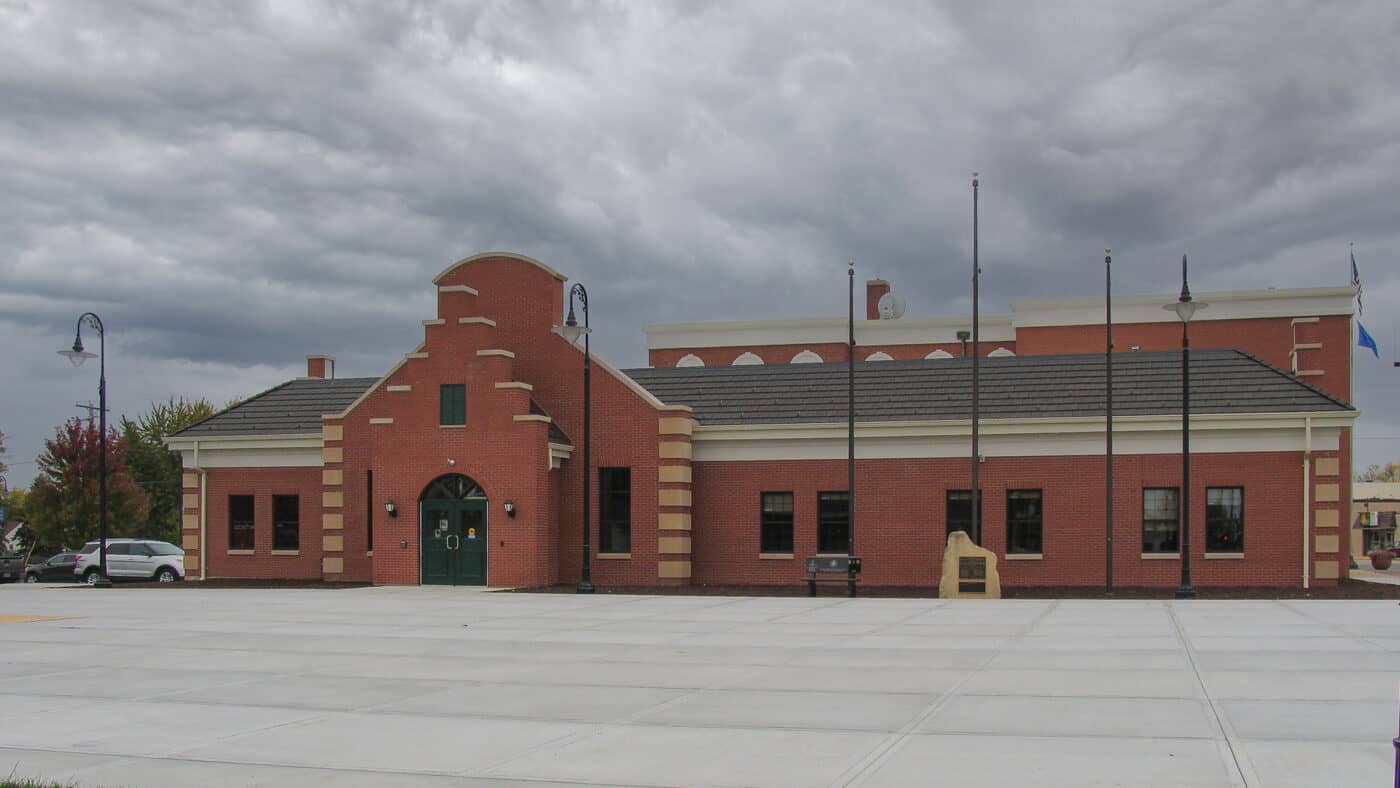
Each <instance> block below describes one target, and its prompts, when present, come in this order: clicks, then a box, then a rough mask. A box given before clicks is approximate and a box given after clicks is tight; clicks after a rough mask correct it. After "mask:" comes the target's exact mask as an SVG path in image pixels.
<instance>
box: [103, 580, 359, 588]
mask: <svg viewBox="0 0 1400 788" xmlns="http://www.w3.org/2000/svg"><path fill="white" fill-rule="evenodd" d="M371 585H373V584H372V583H327V582H325V581H324V580H186V581H184V582H182V583H157V582H154V581H144V580H142V581H135V582H133V581H120V580H119V581H117V582H114V583H112V587H113V588H330V589H339V588H368V587H369V586H371Z"/></svg>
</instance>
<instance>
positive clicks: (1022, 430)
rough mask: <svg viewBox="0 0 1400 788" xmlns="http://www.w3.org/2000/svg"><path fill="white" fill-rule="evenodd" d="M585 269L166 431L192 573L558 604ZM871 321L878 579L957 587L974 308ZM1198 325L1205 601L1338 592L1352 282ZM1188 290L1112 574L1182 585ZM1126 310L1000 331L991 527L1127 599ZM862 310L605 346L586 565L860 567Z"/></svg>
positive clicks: (1016, 560) (1153, 386) (574, 471)
mask: <svg viewBox="0 0 1400 788" xmlns="http://www.w3.org/2000/svg"><path fill="white" fill-rule="evenodd" d="M564 282H565V277H564V276H563V275H561V274H559V273H558V272H556V271H554V270H552V269H550V268H549V267H547V266H546V265H544V264H542V263H540V262H538V261H535V260H531V259H529V258H526V257H523V256H520V255H515V254H507V253H491V254H484V255H478V256H475V257H470V258H467V259H465V260H462V261H459V262H457V263H454V264H453V265H452V266H450V267H448V269H447V270H446V271H444V272H443V273H442V274H440V275H439V276H438V277H437V278H436V279H435V280H434V285H435V286H436V288H437V313H436V315H434V316H432V317H430V318H429V319H426V320H424V321H423V331H424V339H423V342H422V343H421V344H420V345H419V346H417V347H415V348H412V349H411V351H410V352H409V353H407V354H406V355H405V356H404V357H403V359H402V360H401V361H399V363H398V364H397V365H395V366H394V367H393V368H392V369H390V370H389V371H388V372H387V373H386V374H385V375H383V376H382V377H378V378H336V377H335V375H334V359H333V358H331V357H329V356H310V357H308V361H307V375H306V377H305V378H299V379H297V380H294V381H289V382H288V383H286V384H283V385H281V386H278V387H276V388H274V389H271V390H269V391H267V392H264V393H263V394H260V395H258V396H257V397H253V398H251V399H249V400H248V401H246V402H243V403H241V404H240V405H238V406H236V407H234V408H231V409H229V410H226V411H223V412H221V413H219V414H216V415H215V416H212V417H210V418H209V419H207V420H205V421H203V422H201V423H199V424H196V425H194V426H192V427H190V428H189V429H187V430H185V431H183V432H181V433H179V434H178V435H175V436H173V437H171V438H170V439H169V444H170V446H171V447H172V448H174V449H176V450H178V451H180V452H181V454H182V457H183V461H184V467H185V472H184V488H185V490H184V503H183V505H184V518H183V528H184V547H185V549H186V553H187V557H186V566H187V567H189V568H190V576H191V577H192V578H204V577H207V578H229V577H235V578H249V577H258V578H273V577H275V578H296V579H326V580H340V581H372V582H375V583H385V584H414V583H459V584H484V583H485V584H490V585H493V586H539V585H549V584H554V583H560V582H565V583H572V582H576V581H577V580H578V578H579V576H580V573H581V564H582V539H581V527H580V523H581V520H582V509H583V507H582V502H581V486H582V484H583V477H582V474H583V469H582V467H581V466H582V455H583V450H582V446H583V410H584V408H583V394H582V384H581V381H582V376H583V365H584V353H583V349H582V347H581V346H580V345H576V344H574V343H571V342H569V341H567V340H566V339H565V338H564V337H563V336H562V335H561V334H560V332H559V330H558V327H559V326H560V325H561V324H562V323H563V322H564V314H563V312H564V297H565V293H564ZM888 290H889V284H888V283H886V282H883V281H879V280H876V281H872V282H870V283H869V284H868V287H867V314H866V317H867V319H866V320H863V321H859V322H858V323H857V326H856V341H857V359H858V361H859V363H857V365H856V367H857V373H856V386H857V396H856V399H857V429H856V434H857V458H858V459H857V483H856V491H855V492H856V495H855V512H856V515H855V545H856V552H857V553H858V554H859V555H861V556H862V557H863V559H864V572H863V575H862V581H863V582H864V583H865V584H868V585H876V586H902V587H910V586H923V587H927V586H933V585H936V584H937V583H938V580H939V573H940V567H941V556H942V546H943V544H944V542H945V541H946V538H947V533H948V531H949V530H950V529H954V528H962V529H967V528H969V527H970V523H969V522H968V521H969V520H970V517H971V505H972V497H971V494H970V491H969V488H970V470H971V462H970V451H971V440H970V413H971V408H970V394H971V383H970V366H971V364H970V360H969V359H967V358H964V356H965V354H967V353H969V352H971V351H970V349H967V348H966V347H965V344H964V343H963V342H962V341H961V340H960V339H959V337H958V333H959V332H960V331H963V330H966V329H967V328H968V327H969V326H968V323H969V321H968V320H966V319H964V318H935V319H889V320H881V319H879V313H878V309H877V303H878V299H879V298H880V296H881V295H883V294H884V293H885V292H887V291H888ZM1198 299H1199V300H1202V301H1206V302H1209V303H1210V304H1211V307H1210V308H1209V309H1207V310H1205V311H1203V312H1201V313H1200V314H1199V315H1198V316H1197V317H1196V319H1195V320H1193V322H1192V325H1191V333H1192V345H1193V349H1198V350H1200V351H1201V352H1193V357H1192V403H1193V404H1192V477H1191V481H1192V490H1191V496H1190V501H1191V517H1190V523H1191V539H1190V542H1191V551H1192V556H1193V558H1192V566H1193V575H1194V578H1195V582H1196V584H1197V585H1200V586H1227V585H1243V586H1298V585H1304V584H1331V583H1335V582H1336V581H1337V579H1338V578H1339V577H1343V576H1345V574H1346V571H1347V566H1348V562H1347V554H1346V549H1347V548H1346V546H1345V544H1344V543H1345V541H1346V540H1344V539H1342V536H1343V535H1344V530H1343V529H1342V524H1344V523H1349V522H1350V521H1351V513H1350V501H1349V497H1350V494H1349V488H1350V485H1347V484H1345V483H1344V481H1345V480H1346V479H1348V478H1349V477H1350V472H1351V469H1350V453H1351V452H1350V439H1349V433H1350V425H1351V422H1352V420H1353V419H1354V418H1355V416H1356V412H1355V411H1354V410H1353V409H1352V408H1351V407H1350V406H1349V405H1348V404H1347V403H1348V401H1349V397H1350V394H1351V391H1350V381H1351V374H1350V346H1351V331H1352V328H1351V291H1350V289H1348V288H1333V289H1314V290H1266V291H1251V292H1234V293H1207V294H1202V295H1199V296H1198ZM1171 300H1174V298H1173V297H1172V296H1168V295H1160V296H1143V297H1127V298H1116V299H1115V301H1114V303H1115V307H1114V314H1115V326H1114V336H1115V342H1116V348H1115V349H1116V351H1117V354H1116V355H1115V359H1116V360H1115V376H1114V392H1115V394H1114V399H1115V408H1114V413H1115V430H1114V435H1115V464H1114V468H1115V491H1116V494H1115V503H1114V523H1115V526H1114V535H1115V539H1114V565H1115V582H1116V584H1118V585H1120V586H1151V585H1159V586H1169V585H1174V584H1175V583H1176V582H1177V581H1178V579H1179V577H1180V519H1181V517H1180V511H1179V510H1180V505H1179V500H1180V489H1179V487H1180V483H1181V455H1180V446H1181V444H1180V434H1181V419H1180V412H1181V411H1180V388H1181V377H1180V372H1181V370H1180V352H1179V347H1180V336H1181V334H1180V332H1181V326H1180V323H1179V322H1178V321H1177V319H1176V317H1175V315H1174V314H1172V313H1170V312H1166V311H1163V310H1162V309H1161V305H1162V304H1164V303H1167V302H1168V301H1171ZM1102 314H1103V312H1102V301H1101V300H1096V299H1082V300H1049V299H1037V300H1030V301H1017V302H1013V303H1012V313H1011V314H1010V315H1008V316H989V317H984V318H983V323H982V325H981V327H980V332H979V333H980V334H981V339H982V341H981V345H980V351H981V354H982V355H984V356H987V358H985V359H984V360H983V361H982V362H981V369H982V378H981V384H980V385H979V392H980V399H981V406H980V407H979V413H980V418H981V435H982V438H981V441H980V442H981V455H982V462H981V465H980V477H981V488H982V505H981V506H982V508H981V524H980V527H979V528H978V529H977V531H978V532H977V533H974V534H972V535H973V536H974V539H975V540H977V541H978V542H980V543H981V544H982V545H983V546H985V547H987V548H988V549H991V550H992V551H994V552H995V553H996V554H997V555H998V556H1000V557H1002V558H1004V559H1005V560H1004V561H1003V562H1002V563H1001V576H1002V582H1003V583H1004V584H1009V585H1023V586H1024V585H1034V586H1042V585H1101V584H1102V583H1103V582H1104V564H1105V558H1106V545H1107V539H1106V523H1105V520H1106V518H1105V512H1104V507H1103V501H1104V470H1105V462H1104V437H1105V436H1104V424H1105V420H1104V410H1105V399H1104V394H1105V391H1104V389H1105V378H1104V369H1105V365H1104V357H1103V352H1102V350H1103V344H1104V328H1103V325H1102ZM845 331H846V323H845V321H844V320H843V319H840V318H833V319H815V320H797V321H758V322H733V323H692V324H671V325H661V326H649V327H648V328H647V337H648V345H649V354H650V359H649V360H650V363H651V367H649V368H646V369H638V370H627V371H620V370H617V369H614V368H612V367H611V366H609V365H608V364H607V363H606V362H605V361H603V360H602V359H599V358H598V357H597V356H596V355H594V356H593V357H592V364H593V367H592V378H591V379H592V429H591V431H590V432H591V454H592V463H591V464H592V468H591V469H590V491H591V493H592V505H591V506H590V528H591V531H590V554H591V560H590V564H591V567H592V576H593V580H594V582H595V584H597V585H599V586H601V587H604V588H606V587H609V586H613V587H618V586H655V585H673V584H721V585H731V584H736V585H752V584H784V585H786V584H796V583H798V582H799V581H800V579H801V578H802V576H803V574H804V566H803V560H802V559H804V558H806V557H807V556H809V555H813V554H817V553H818V552H838V553H839V552H845V549H846V547H845V545H846V534H847V533H848V531H847V529H848V528H849V527H850V523H849V522H848V518H847V517H846V505H847V504H846V497H845V496H846V492H847V479H846V460H845V458H846V415H845V414H846V393H845V392H846V385H847V383H846V381H847V378H846V375H847V370H846V364H845V361H846V345H845Z"/></svg>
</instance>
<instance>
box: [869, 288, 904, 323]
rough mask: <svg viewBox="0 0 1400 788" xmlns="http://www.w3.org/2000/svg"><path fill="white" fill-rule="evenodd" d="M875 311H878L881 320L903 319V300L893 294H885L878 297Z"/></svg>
mask: <svg viewBox="0 0 1400 788" xmlns="http://www.w3.org/2000/svg"><path fill="white" fill-rule="evenodd" d="M875 309H876V310H877V311H879V313H880V319H881V320H898V319H899V318H901V317H904V299H903V298H900V297H899V296H897V295H895V294H894V293H885V294H884V295H882V296H880V301H879V302H878V303H876V305H875Z"/></svg>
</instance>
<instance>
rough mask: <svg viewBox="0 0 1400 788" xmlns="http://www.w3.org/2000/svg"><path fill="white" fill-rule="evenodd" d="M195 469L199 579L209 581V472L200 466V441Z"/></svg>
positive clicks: (195, 449) (195, 457) (196, 448)
mask: <svg viewBox="0 0 1400 788" xmlns="http://www.w3.org/2000/svg"><path fill="white" fill-rule="evenodd" d="M194 469H195V471H197V472H198V473H199V579H200V580H208V579H209V551H208V550H206V549H205V548H206V547H207V544H206V541H205V538H204V526H205V523H206V522H208V517H209V515H208V510H209V506H208V498H209V496H208V488H209V484H208V478H209V476H208V472H207V471H205V470H204V466H202V465H200V464H199V440H198V439H196V440H195V442H194Z"/></svg>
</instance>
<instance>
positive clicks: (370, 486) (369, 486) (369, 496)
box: [365, 470, 374, 551]
mask: <svg viewBox="0 0 1400 788" xmlns="http://www.w3.org/2000/svg"><path fill="white" fill-rule="evenodd" d="M365 550H367V551H373V550H374V471H368V470H367V471H365Z"/></svg>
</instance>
